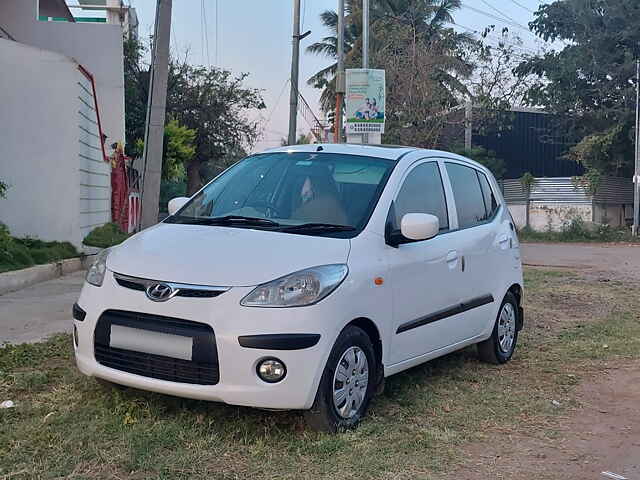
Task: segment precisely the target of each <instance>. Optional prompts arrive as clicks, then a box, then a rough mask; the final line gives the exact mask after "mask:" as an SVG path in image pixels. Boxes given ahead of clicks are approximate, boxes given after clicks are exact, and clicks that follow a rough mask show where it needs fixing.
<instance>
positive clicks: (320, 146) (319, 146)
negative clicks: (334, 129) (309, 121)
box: [316, 145, 324, 152]
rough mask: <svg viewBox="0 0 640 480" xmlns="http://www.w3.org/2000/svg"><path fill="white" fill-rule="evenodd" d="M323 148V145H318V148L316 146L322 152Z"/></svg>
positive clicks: (317, 150)
mask: <svg viewBox="0 0 640 480" xmlns="http://www.w3.org/2000/svg"><path fill="white" fill-rule="evenodd" d="M323 150H324V148H322V145H318V148H316V152H322V151H323Z"/></svg>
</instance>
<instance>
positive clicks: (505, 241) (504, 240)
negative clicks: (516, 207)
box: [498, 233, 511, 250]
mask: <svg viewBox="0 0 640 480" xmlns="http://www.w3.org/2000/svg"><path fill="white" fill-rule="evenodd" d="M510 238H511V237H510V236H509V235H507V234H506V233H504V234H502V235H500V236H499V237H498V245H500V248H501V249H502V250H506V249H507V248H509V239H510Z"/></svg>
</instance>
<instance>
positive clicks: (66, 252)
mask: <svg viewBox="0 0 640 480" xmlns="http://www.w3.org/2000/svg"><path fill="white" fill-rule="evenodd" d="M79 255H80V254H79V253H78V251H77V250H76V249H75V247H74V246H73V245H71V244H70V243H69V242H44V241H42V240H38V239H35V238H31V237H26V238H14V237H12V236H11V235H10V234H9V229H8V228H7V227H6V226H5V225H3V224H1V223H0V272H6V271H9V270H20V269H22V268H28V267H32V266H33V265H41V264H45V263H52V262H57V261H60V260H63V259H65V258H75V257H78V256H79Z"/></svg>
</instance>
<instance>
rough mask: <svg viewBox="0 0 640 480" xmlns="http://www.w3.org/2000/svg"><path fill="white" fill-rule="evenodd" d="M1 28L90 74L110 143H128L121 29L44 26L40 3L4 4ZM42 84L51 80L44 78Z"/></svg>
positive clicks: (4, 0)
mask: <svg viewBox="0 0 640 480" xmlns="http://www.w3.org/2000/svg"><path fill="white" fill-rule="evenodd" d="M0 28H2V29H3V30H5V31H6V32H7V33H8V34H9V35H11V37H12V38H13V39H15V40H16V41H17V42H20V43H24V44H26V45H31V46H34V47H40V48H43V49H46V50H50V51H53V52H58V53H61V54H63V55H66V56H67V57H71V58H73V59H75V60H76V61H77V62H78V63H80V64H81V65H82V66H83V67H85V68H86V69H87V70H89V71H90V72H91V73H92V74H93V76H94V77H95V79H96V93H97V96H98V105H99V108H100V118H101V121H102V129H103V132H104V133H105V134H106V135H107V137H108V139H107V143H108V144H111V143H114V142H116V141H125V125H124V66H123V49H122V28H121V26H120V25H108V24H96V23H91V24H86V23H71V22H41V21H39V20H38V2H37V0H1V1H0ZM2 61H3V59H1V58H0V62H2ZM40 80H41V81H42V82H47V81H50V80H51V79H50V78H49V77H46V76H42V77H41V79H40Z"/></svg>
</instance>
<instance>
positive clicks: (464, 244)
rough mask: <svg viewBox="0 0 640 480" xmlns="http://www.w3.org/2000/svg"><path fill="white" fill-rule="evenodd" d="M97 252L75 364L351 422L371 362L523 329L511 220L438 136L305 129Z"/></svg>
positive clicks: (374, 377)
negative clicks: (372, 139) (423, 141)
mask: <svg viewBox="0 0 640 480" xmlns="http://www.w3.org/2000/svg"><path fill="white" fill-rule="evenodd" d="M170 213H171V216H170V217H168V218H167V219H166V220H165V221H164V222H162V223H160V224H158V225H156V226H154V227H152V228H149V229H147V230H144V231H143V232H141V233H139V234H137V235H135V236H133V237H131V238H129V239H128V240H127V241H125V242H124V243H123V244H121V245H119V246H117V247H114V248H111V249H109V250H105V251H103V252H102V253H101V254H100V255H99V256H98V258H97V259H96V261H95V263H94V264H93V266H92V267H91V268H90V270H89V271H88V273H87V281H86V283H85V285H84V287H83V289H82V292H81V294H80V298H79V300H78V303H77V304H76V305H74V308H73V317H74V344H75V354H76V361H77V365H78V368H79V369H80V370H81V371H82V372H83V373H84V374H86V375H90V376H94V377H97V378H98V379H102V380H107V381H109V382H113V383H115V384H120V385H125V386H130V387H135V388H140V389H145V390H152V391H155V392H161V393H165V394H170V395H177V396H183V397H190V398H196V399H204V400H213V401H221V402H225V403H228V404H233V405H246V406H253V407H259V408H266V409H302V410H306V411H307V412H306V416H307V419H308V420H309V423H310V424H311V425H312V426H314V427H315V428H318V429H323V430H329V431H336V430H339V429H344V428H349V427H352V426H354V425H356V424H357V423H358V421H359V420H360V419H361V418H362V416H363V415H364V413H365V411H366V409H367V406H368V404H369V401H370V400H371V397H372V396H373V395H374V393H375V392H376V391H377V390H379V388H380V387H381V386H382V384H383V381H384V378H385V377H387V376H389V375H393V374H395V373H398V372H401V371H402V370H406V369H407V368H410V367H413V366H414V365H418V364H420V363H423V362H426V361H428V360H430V359H433V358H435V357H439V356H441V355H445V354H447V353H449V352H452V351H454V350H458V349H461V348H463V347H466V346H468V345H471V344H475V343H477V344H478V351H479V354H480V357H481V358H482V359H483V360H486V361H490V362H493V363H498V364H499V363H504V362H506V361H508V360H509V359H510V358H511V356H512V355H513V351H514V349H515V346H516V341H517V338H518V332H519V331H520V329H521V328H522V323H523V313H522V307H521V304H522V267H521V262H520V249H519V244H518V239H517V236H516V232H515V228H514V225H513V220H512V218H511V216H510V214H509V212H508V210H507V207H506V205H505V203H504V200H503V198H502V195H501V193H500V189H499V187H498V185H497V183H496V181H495V179H494V177H493V176H492V175H491V173H490V172H489V171H488V170H487V169H486V168H484V167H482V166H481V165H479V164H478V163H475V162H473V161H471V160H468V159H467V158H464V157H460V156H458V155H454V154H451V153H446V152H440V151H433V150H420V149H416V148H404V147H380V146H360V145H357V146H356V145H334V144H328V145H304V146H295V147H285V148H280V149H274V150H269V151H267V152H265V153H262V154H259V155H253V156H250V157H248V158H246V159H245V160H243V161H241V162H239V163H237V164H235V165H234V166H232V167H230V168H229V169H228V170H226V171H225V172H224V173H222V174H221V175H219V176H218V177H217V178H215V179H214V180H213V181H211V182H210V183H209V184H208V185H207V186H205V187H204V188H202V189H201V190H200V191H199V192H198V193H196V194H195V195H194V196H193V197H191V198H190V199H186V198H180V199H174V200H172V202H171V203H170Z"/></svg>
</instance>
